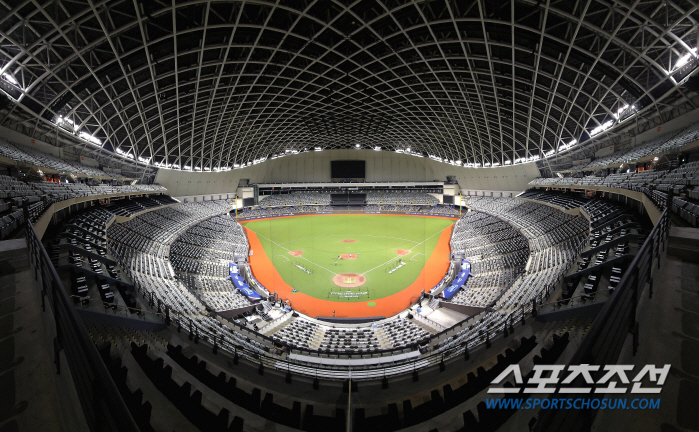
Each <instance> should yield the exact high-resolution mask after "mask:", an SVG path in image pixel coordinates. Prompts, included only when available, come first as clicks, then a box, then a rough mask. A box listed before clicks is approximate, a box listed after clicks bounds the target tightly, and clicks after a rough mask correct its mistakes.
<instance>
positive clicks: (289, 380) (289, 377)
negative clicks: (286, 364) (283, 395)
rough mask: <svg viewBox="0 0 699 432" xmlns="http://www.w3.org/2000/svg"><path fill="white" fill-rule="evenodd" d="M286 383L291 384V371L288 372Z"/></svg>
mask: <svg viewBox="0 0 699 432" xmlns="http://www.w3.org/2000/svg"><path fill="white" fill-rule="evenodd" d="M286 383H287V384H291V372H287V373H286Z"/></svg>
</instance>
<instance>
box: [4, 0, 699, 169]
mask: <svg viewBox="0 0 699 432" xmlns="http://www.w3.org/2000/svg"><path fill="white" fill-rule="evenodd" d="M0 16H2V18H0V76H1V77H2V79H0V90H2V92H4V94H5V95H6V96H9V101H8V102H7V103H6V104H5V105H6V106H5V108H4V109H3V111H2V113H0V125H3V126H7V127H12V128H15V129H23V130H24V131H25V132H29V133H30V134H34V135H37V134H38V135H41V136H44V137H51V136H54V135H55V136H56V137H58V136H59V135H60V137H61V138H62V139H61V143H62V144H61V145H70V146H71V148H75V149H77V150H76V151H78V152H86V154H92V155H94V156H95V157H98V158H100V160H101V161H103V162H105V163H109V162H114V161H121V162H129V160H128V158H131V159H133V161H134V162H138V161H140V162H142V164H141V165H143V163H145V164H150V165H156V166H174V167H176V168H182V169H197V170H218V169H229V168H233V167H235V166H239V165H246V164H248V163H252V162H254V161H260V160H264V159H266V158H269V157H271V156H273V155H277V154H280V153H285V152H287V151H289V150H294V151H312V150H314V149H315V148H316V147H318V148H320V149H336V148H356V147H360V148H376V147H380V148H381V149H382V150H389V151H391V150H403V151H407V149H408V148H409V149H410V152H413V153H419V154H421V155H424V156H432V157H433V158H438V159H440V160H444V161H448V162H453V163H457V161H458V163H459V164H471V165H480V166H495V165H506V164H512V163H518V162H522V161H526V160H532V159H536V158H541V160H542V161H543V160H544V159H547V161H554V160H556V161H557V160H563V159H565V157H566V156H565V155H567V154H570V153H573V152H575V151H581V150H585V149H589V148H593V149H594V147H595V145H596V143H598V142H601V141H604V140H605V139H609V138H610V137H614V136H615V135H616V136H618V135H619V134H621V133H622V132H621V131H622V130H624V129H630V127H628V126H627V125H631V124H635V126H638V122H639V119H641V120H642V121H643V122H651V123H652V122H657V121H659V120H658V119H664V120H667V119H668V118H669V117H672V116H675V115H678V114H681V113H684V112H687V111H690V110H692V109H694V108H696V105H697V98H696V96H697V95H696V93H694V92H692V91H690V90H688V89H687V88H686V87H685V86H683V85H682V83H681V80H682V79H683V78H690V76H691V75H692V74H693V73H694V72H695V69H694V68H695V67H696V66H697V59H696V55H697V52H696V48H695V47H697V45H699V43H698V42H699V33H698V32H697V19H698V18H699V14H698V13H697V5H696V3H694V2H690V1H679V0H678V1H672V0H669V1H663V2H659V1H634V2H623V1H615V0H608V1H607V0H604V1H600V0H581V1H570V0H566V1H550V0H538V1H537V0H517V1H506V0H493V1H486V0H478V1H457V0H428V1H396V0H360V1H345V0H319V1H305V0H288V1H278V2H271V1H236V2H229V1H227V2H217V1H197V0H193V1H186V2H185V1H174V0H173V1H171V2H164V1H138V0H131V1H129V0H102V1H99V0H74V1H68V0H48V1H43V2H40V1H38V0H23V1H16V0H3V1H0ZM81 138H84V139H81ZM89 140H92V141H93V142H92V143H90V142H88V141H89ZM571 157H572V156H571ZM561 158H563V159H561ZM544 163H548V162H544Z"/></svg>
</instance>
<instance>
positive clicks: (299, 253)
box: [289, 250, 303, 256]
mask: <svg viewBox="0 0 699 432" xmlns="http://www.w3.org/2000/svg"><path fill="white" fill-rule="evenodd" d="M289 255H291V256H301V255H303V251H302V250H297V251H289Z"/></svg>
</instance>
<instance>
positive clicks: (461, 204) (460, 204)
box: [459, 192, 464, 217]
mask: <svg viewBox="0 0 699 432" xmlns="http://www.w3.org/2000/svg"><path fill="white" fill-rule="evenodd" d="M463 205H464V204H463V203H462V202H461V192H459V217H461V207H462V206H463Z"/></svg>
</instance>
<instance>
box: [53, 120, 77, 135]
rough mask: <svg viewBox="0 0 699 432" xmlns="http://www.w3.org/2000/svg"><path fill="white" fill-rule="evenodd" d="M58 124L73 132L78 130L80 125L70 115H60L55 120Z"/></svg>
mask: <svg viewBox="0 0 699 432" xmlns="http://www.w3.org/2000/svg"><path fill="white" fill-rule="evenodd" d="M54 123H55V124H56V125H58V126H60V127H62V128H63V129H66V130H69V131H71V132H73V133H75V132H77V131H78V126H77V125H76V124H75V122H73V120H71V119H69V118H68V117H63V116H58V118H57V119H56V121H55V122H54Z"/></svg>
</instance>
